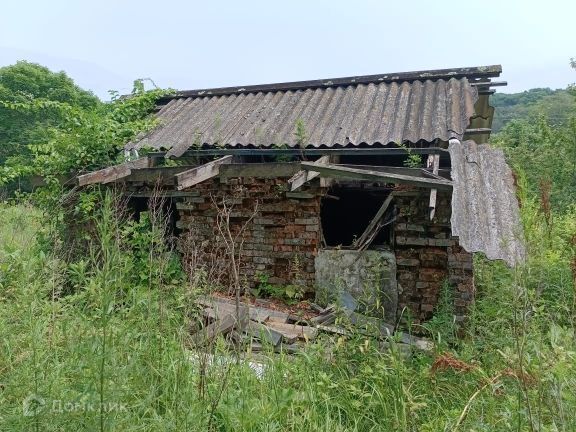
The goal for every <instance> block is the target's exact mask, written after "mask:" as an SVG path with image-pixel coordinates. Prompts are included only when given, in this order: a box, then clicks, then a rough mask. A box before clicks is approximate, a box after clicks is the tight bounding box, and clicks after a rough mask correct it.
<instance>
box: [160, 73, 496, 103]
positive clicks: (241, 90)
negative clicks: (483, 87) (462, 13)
mask: <svg viewBox="0 0 576 432" xmlns="http://www.w3.org/2000/svg"><path fill="white" fill-rule="evenodd" d="M501 73H502V66H501V65H489V66H471V67H462V68H453V69H434V70H422V71H412V72H394V73H387V74H376V75H359V76H350V77H343V78H328V79H318V80H308V81H293V82H283V83H272V84H257V85H248V86H233V87H218V88H208V89H198V90H182V91H179V92H177V93H176V94H173V95H168V96H164V97H161V98H160V99H159V100H158V102H159V103H166V102H168V101H170V100H172V99H178V98H194V97H206V96H224V95H232V94H245V93H258V92H274V91H289V90H305V89H313V88H327V87H338V86H347V85H358V84H379V83H391V82H412V81H422V80H432V81H433V80H438V79H450V78H469V79H488V78H495V77H499V76H500V74H501Z"/></svg>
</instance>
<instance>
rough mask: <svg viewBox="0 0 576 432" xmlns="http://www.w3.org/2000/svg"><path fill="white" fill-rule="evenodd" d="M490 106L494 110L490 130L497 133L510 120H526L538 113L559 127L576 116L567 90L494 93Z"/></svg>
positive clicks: (545, 89)
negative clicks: (572, 116) (569, 118)
mask: <svg viewBox="0 0 576 432" xmlns="http://www.w3.org/2000/svg"><path fill="white" fill-rule="evenodd" d="M490 105H492V106H493V107H494V108H496V113H495V116H494V122H493V123H492V130H493V131H494V132H498V131H500V130H501V129H502V127H503V126H504V125H505V124H506V123H508V122H509V121H510V120H516V119H528V118H530V117H533V116H535V115H538V114H540V113H542V114H545V115H547V116H548V117H549V118H550V121H551V123H552V124H557V125H560V124H562V123H564V121H566V119H567V118H568V117H569V116H570V115H573V114H576V109H575V105H574V96H572V95H571V94H570V93H569V92H568V91H567V90H563V89H558V90H552V89H549V88H535V89H530V90H527V91H524V92H521V93H510V94H506V93H495V94H494V95H493V96H492V97H491V98H490Z"/></svg>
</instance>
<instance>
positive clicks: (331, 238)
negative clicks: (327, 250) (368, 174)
mask: <svg viewBox="0 0 576 432" xmlns="http://www.w3.org/2000/svg"><path fill="white" fill-rule="evenodd" d="M389 194H390V190H386V189H383V188H379V189H365V188H363V187H361V185H358V187H353V188H351V187H341V186H334V187H332V188H331V189H330V191H329V192H328V196H326V197H324V198H323V199H322V208H321V210H320V217H321V221H322V232H323V235H324V241H325V242H326V246H328V247H338V246H342V247H348V246H352V243H353V242H354V240H356V239H357V238H360V236H362V234H363V233H364V231H365V230H366V228H367V227H368V225H369V224H370V221H371V220H372V219H373V218H374V216H375V215H376V213H377V212H378V210H379V209H380V207H381V206H382V204H383V203H384V200H385V199H386V197H387V196H388V195H389ZM393 210H394V203H393V202H392V203H391V205H390V206H389V207H388V209H387V210H386V213H385V214H384V217H383V220H385V221H386V220H390V219H391V217H392V214H393ZM391 225H392V224H390V223H389V224H387V225H385V226H384V227H382V229H381V230H380V232H378V234H377V235H376V237H375V238H374V240H373V241H372V243H371V246H376V245H387V244H390V237H391Z"/></svg>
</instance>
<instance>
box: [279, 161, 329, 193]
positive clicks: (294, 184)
mask: <svg viewBox="0 0 576 432" xmlns="http://www.w3.org/2000/svg"><path fill="white" fill-rule="evenodd" d="M328 162H330V156H329V155H326V156H322V157H321V158H319V159H318V160H317V161H316V162H314V163H317V164H327V163H328ZM319 175H320V173H319V172H317V171H308V170H301V171H298V172H297V173H296V174H294V175H293V176H292V178H291V179H290V180H288V184H290V191H291V192H294V191H297V190H298V189H299V188H300V187H302V186H303V185H304V184H305V183H307V182H309V181H310V180H312V179H315V178H316V177H318V176H319Z"/></svg>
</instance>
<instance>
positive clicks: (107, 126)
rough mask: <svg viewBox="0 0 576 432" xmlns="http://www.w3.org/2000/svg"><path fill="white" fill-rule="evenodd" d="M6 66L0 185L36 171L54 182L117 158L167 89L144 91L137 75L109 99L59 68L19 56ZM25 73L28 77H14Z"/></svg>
mask: <svg viewBox="0 0 576 432" xmlns="http://www.w3.org/2000/svg"><path fill="white" fill-rule="evenodd" d="M11 68H12V69H9V72H10V73H8V74H7V75H6V76H7V78H6V79H5V80H4V81H5V82H6V83H8V84H10V87H5V88H10V89H12V90H10V91H8V90H6V91H5V92H4V93H0V108H1V109H2V114H3V115H4V118H6V121H5V122H2V123H3V124H5V125H6V127H5V132H4V135H0V139H2V141H0V143H1V145H2V146H3V147H4V148H8V149H9V150H7V151H6V152H5V153H6V156H7V159H6V161H5V164H4V166H3V167H2V169H1V170H0V185H2V184H7V183H9V182H11V181H13V180H15V179H16V178H22V177H25V176H30V175H38V176H41V177H43V178H44V179H45V181H46V182H47V183H48V184H49V185H52V186H53V187H57V186H58V185H59V183H58V179H59V178H61V177H62V176H69V175H70V174H72V173H78V172H83V171H89V170H94V169H98V168H101V167H104V166H108V165H111V164H114V163H116V162H118V161H119V160H121V159H122V158H123V154H122V152H121V150H122V147H123V145H124V144H125V143H126V142H128V141H129V140H131V139H132V138H134V137H135V136H136V135H137V134H138V133H143V132H145V131H147V130H149V129H150V128H152V127H153V126H154V125H155V124H156V123H155V120H154V119H153V118H152V117H151V116H149V114H150V112H151V111H152V109H153V107H154V104H155V102H156V100H157V98H158V97H159V96H161V95H162V94H165V93H166V92H167V91H166V90H159V89H156V90H151V91H146V90H145V89H144V86H143V84H142V82H141V80H137V81H135V83H134V89H133V92H132V93H131V94H130V95H128V96H122V97H121V96H119V95H118V94H117V93H112V96H113V97H112V101H111V102H109V103H102V102H100V101H99V100H98V99H97V98H95V97H94V96H93V95H92V94H91V93H89V92H85V91H83V90H81V89H79V88H78V87H77V86H75V85H74V84H73V82H72V80H70V78H68V77H67V76H66V75H65V74H63V73H60V74H54V73H52V72H50V71H49V70H48V69H46V68H43V67H41V66H38V65H32V64H29V63H25V62H20V63H18V64H17V65H15V66H12V67H11ZM5 69H7V68H5ZM25 75H26V76H28V75H29V76H28V78H25V79H24V78H22V79H20V78H19V77H22V76H25ZM20 81H21V82H20ZM59 85H60V86H61V87H62V88H60V89H58V88H57V87H58V86H59ZM24 124H28V125H29V127H28V128H26V127H24V126H23V125H24ZM19 125H20V126H19ZM19 128H21V129H22V132H21V134H20V135H19V134H18V133H17V131H18V129H19ZM0 133H1V132H0ZM10 140H12V141H10Z"/></svg>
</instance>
